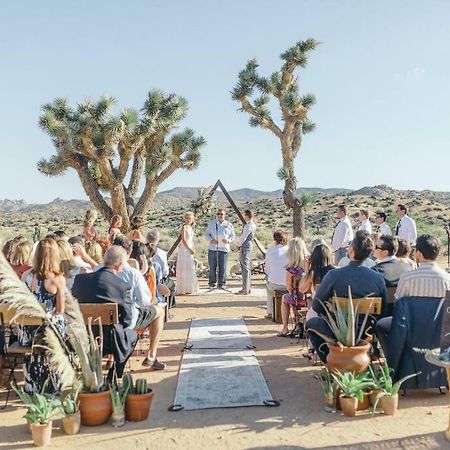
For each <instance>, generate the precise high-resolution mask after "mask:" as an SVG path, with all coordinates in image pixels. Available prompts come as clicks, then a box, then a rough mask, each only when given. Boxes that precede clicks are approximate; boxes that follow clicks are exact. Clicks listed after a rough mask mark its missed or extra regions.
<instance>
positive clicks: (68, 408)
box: [62, 384, 81, 414]
mask: <svg viewBox="0 0 450 450" xmlns="http://www.w3.org/2000/svg"><path fill="white" fill-rule="evenodd" d="M80 388H81V385H80V384H76V385H73V386H72V389H71V391H70V392H69V393H68V394H67V395H66V397H65V398H64V400H63V401H62V407H63V409H64V412H65V413H66V414H75V413H76V412H77V411H78V407H79V404H80V402H79V400H78V393H79V392H80Z"/></svg>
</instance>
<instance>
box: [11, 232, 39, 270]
mask: <svg viewBox="0 0 450 450" xmlns="http://www.w3.org/2000/svg"><path fill="white" fill-rule="evenodd" d="M32 250H33V243H32V242H31V241H28V240H24V241H20V242H18V243H17V244H15V245H14V246H13V247H12V249H11V256H10V258H9V263H10V264H11V266H12V268H13V269H14V272H16V274H17V276H18V277H19V278H21V277H22V275H23V274H24V273H25V272H26V271H27V270H29V269H31V252H32Z"/></svg>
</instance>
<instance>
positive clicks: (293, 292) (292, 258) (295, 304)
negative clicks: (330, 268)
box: [278, 237, 309, 337]
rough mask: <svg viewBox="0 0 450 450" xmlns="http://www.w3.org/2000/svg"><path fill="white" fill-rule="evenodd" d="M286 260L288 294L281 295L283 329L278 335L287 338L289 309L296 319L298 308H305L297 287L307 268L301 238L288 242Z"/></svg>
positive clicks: (304, 247) (305, 252) (305, 251)
mask: <svg viewBox="0 0 450 450" xmlns="http://www.w3.org/2000/svg"><path fill="white" fill-rule="evenodd" d="M287 258H288V263H287V265H286V289H287V290H288V293H287V294H284V295H283V299H282V301H281V318H282V320H283V328H282V330H281V331H280V333H279V334H278V336H280V337H287V336H289V330H288V324H289V314H290V311H291V307H292V311H293V313H294V318H297V310H298V308H300V307H304V306H306V301H305V295H304V294H302V292H300V290H299V285H300V282H301V280H302V276H303V274H304V273H305V271H306V270H307V269H308V266H309V261H308V258H309V252H308V249H307V248H306V244H305V242H304V241H303V239H302V238H299V237H295V238H293V239H291V240H290V241H289V244H288V251H287Z"/></svg>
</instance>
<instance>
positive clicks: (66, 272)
mask: <svg viewBox="0 0 450 450" xmlns="http://www.w3.org/2000/svg"><path fill="white" fill-rule="evenodd" d="M56 244H57V246H58V251H59V258H60V268H61V272H62V274H63V276H64V279H65V282H66V287H67V289H69V290H71V289H72V286H73V282H74V281H75V277H76V276H77V275H79V274H80V273H86V272H87V271H90V270H89V269H87V268H86V267H85V265H84V264H83V265H80V264H77V263H76V261H75V258H74V257H73V250H72V247H71V246H70V244H69V243H68V242H66V241H64V240H61V239H60V240H59V241H56Z"/></svg>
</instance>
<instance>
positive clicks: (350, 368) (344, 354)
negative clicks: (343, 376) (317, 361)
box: [327, 344, 370, 374]
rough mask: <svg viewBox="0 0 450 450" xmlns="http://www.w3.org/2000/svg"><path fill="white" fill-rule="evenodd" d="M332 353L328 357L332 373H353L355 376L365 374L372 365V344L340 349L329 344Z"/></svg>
mask: <svg viewBox="0 0 450 450" xmlns="http://www.w3.org/2000/svg"><path fill="white" fill-rule="evenodd" d="M327 345H328V348H329V350H330V352H329V353H328V356H327V365H328V368H329V369H330V371H333V370H339V371H340V372H353V373H355V374H358V373H362V372H364V371H365V370H366V369H367V368H368V367H369V364H370V356H369V351H370V344H364V345H360V346H357V347H338V346H337V345H331V344H327Z"/></svg>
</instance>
